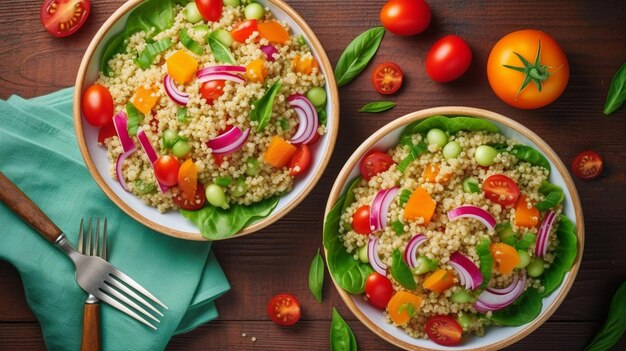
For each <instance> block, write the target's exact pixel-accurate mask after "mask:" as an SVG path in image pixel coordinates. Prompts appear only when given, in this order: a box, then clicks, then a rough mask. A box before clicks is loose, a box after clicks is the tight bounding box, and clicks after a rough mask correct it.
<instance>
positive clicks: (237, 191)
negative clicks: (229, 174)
mask: <svg viewBox="0 0 626 351" xmlns="http://www.w3.org/2000/svg"><path fill="white" fill-rule="evenodd" d="M247 192H248V184H246V177H239V178H237V182H236V183H235V187H234V188H233V189H231V191H230V195H231V196H232V197H241V196H244V195H245V194H246V193H247Z"/></svg>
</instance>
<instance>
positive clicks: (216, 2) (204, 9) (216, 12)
mask: <svg viewBox="0 0 626 351" xmlns="http://www.w3.org/2000/svg"><path fill="white" fill-rule="evenodd" d="M195 2H196V7H198V11H200V14H201V15H202V17H204V19H205V20H207V21H211V22H217V21H219V19H220V17H222V8H223V7H224V2H223V0H195Z"/></svg>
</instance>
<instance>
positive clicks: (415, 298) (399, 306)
mask: <svg viewBox="0 0 626 351" xmlns="http://www.w3.org/2000/svg"><path fill="white" fill-rule="evenodd" d="M422 300H423V298H422V297H421V296H419V295H415V294H411V293H410V292H408V291H398V292H397V293H395V295H393V296H392V297H391V300H389V303H388V304H387V313H388V314H389V318H391V320H392V321H393V322H394V323H396V324H397V325H405V324H407V323H408V322H409V320H411V317H413V316H414V315H415V312H417V310H419V308H420V306H421V305H422Z"/></svg>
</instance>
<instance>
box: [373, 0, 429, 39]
mask: <svg viewBox="0 0 626 351" xmlns="http://www.w3.org/2000/svg"><path fill="white" fill-rule="evenodd" d="M430 17H431V13H430V7H428V4H427V3H426V2H425V1H424V0H389V1H388V2H387V3H386V4H385V5H384V6H383V8H382V9H381V10H380V22H382V24H383V26H384V27H385V28H386V29H387V30H388V31H390V32H392V33H394V34H398V35H415V34H418V33H421V32H423V31H424V30H425V29H426V28H427V27H428V25H429V24H430Z"/></svg>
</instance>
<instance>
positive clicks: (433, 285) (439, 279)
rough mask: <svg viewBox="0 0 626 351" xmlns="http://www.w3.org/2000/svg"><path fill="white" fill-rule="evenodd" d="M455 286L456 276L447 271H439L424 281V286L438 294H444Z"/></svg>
mask: <svg viewBox="0 0 626 351" xmlns="http://www.w3.org/2000/svg"><path fill="white" fill-rule="evenodd" d="M453 285H454V274H453V273H452V272H450V271H447V270H445V269H438V270H436V271H434V272H433V273H432V274H431V275H429V276H428V278H426V280H424V283H423V284H422V286H423V287H424V289H428V290H431V291H434V292H437V293H440V294H441V293H442V292H444V291H446V290H448V289H450V288H451V287H452V286H453Z"/></svg>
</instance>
